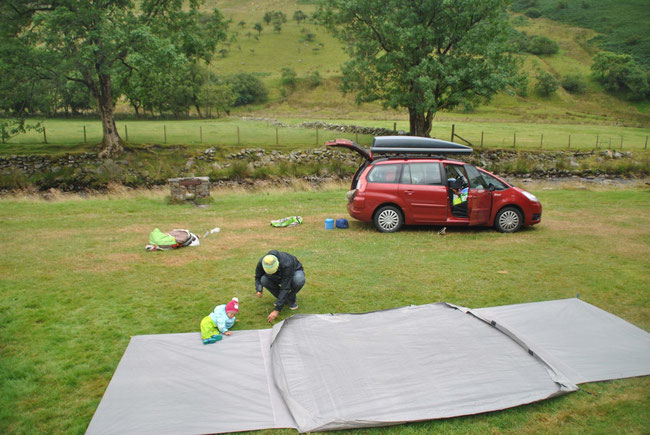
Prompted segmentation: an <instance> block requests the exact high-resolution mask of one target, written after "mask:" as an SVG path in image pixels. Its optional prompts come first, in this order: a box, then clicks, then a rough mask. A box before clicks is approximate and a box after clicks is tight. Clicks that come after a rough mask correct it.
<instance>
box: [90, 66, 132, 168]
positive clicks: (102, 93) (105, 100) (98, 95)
mask: <svg viewBox="0 0 650 435" xmlns="http://www.w3.org/2000/svg"><path fill="white" fill-rule="evenodd" d="M98 78H99V87H100V88H99V89H97V88H96V87H95V86H93V85H92V84H91V85H90V86H89V88H90V93H91V94H93V96H94V97H95V99H96V100H97V106H98V107H99V115H100V117H101V118H102V130H103V132H104V135H103V137H102V144H101V150H100V152H99V154H98V155H99V158H101V159H107V158H111V157H116V156H119V155H120V154H121V153H122V151H124V148H123V147H122V138H121V137H120V135H119V133H118V132H117V127H116V126H115V118H114V116H113V95H112V89H111V76H109V75H108V74H98ZM91 83H92V82H91Z"/></svg>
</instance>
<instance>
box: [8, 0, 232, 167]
mask: <svg viewBox="0 0 650 435" xmlns="http://www.w3.org/2000/svg"><path fill="white" fill-rule="evenodd" d="M201 3H202V2H201V1H199V0H191V1H189V3H186V4H184V2H183V1H182V0H140V1H138V2H133V1H131V0H96V1H92V2H89V1H87V0H49V1H47V0H3V1H2V3H0V22H2V23H3V26H4V28H3V29H2V32H1V34H0V38H1V39H0V47H1V49H2V50H3V51H9V52H11V53H12V54H13V56H10V57H8V58H5V60H4V62H5V63H6V64H10V65H12V66H15V67H16V68H18V69H19V70H21V71H22V72H24V73H25V74H26V75H25V76H24V78H25V79H27V80H29V81H34V82H39V81H42V80H46V81H53V80H64V81H65V82H75V83H79V84H81V85H83V86H85V87H86V88H87V90H88V92H89V94H90V95H91V96H92V98H93V100H94V101H95V104H96V107H97V110H98V112H99V114H100V116H101V119H102V127H103V133H104V134H103V141H102V148H103V150H102V153H101V155H102V156H105V157H106V156H111V155H115V154H119V153H120V152H121V150H122V140H121V138H120V136H119V134H118V132H117V129H116V127H115V121H114V114H113V111H114V103H115V100H116V99H117V98H118V97H119V96H120V94H121V90H120V89H119V86H120V85H121V86H126V85H128V84H129V81H130V78H131V77H133V75H134V74H140V75H141V77H140V78H139V80H140V82H139V83H135V84H133V85H132V87H134V88H136V87H141V88H142V89H140V90H139V91H138V92H136V94H138V95H142V94H143V93H145V92H146V90H145V89H144V88H147V87H149V82H148V81H147V80H158V81H161V82H165V81H167V82H170V81H171V82H173V80H172V79H171V78H170V77H169V76H171V75H174V74H173V72H174V71H175V70H174V68H176V67H179V66H180V67H187V65H188V63H191V62H193V61H198V60H199V59H202V60H205V61H210V59H211V57H212V54H213V53H214V51H215V49H216V45H217V43H218V42H219V41H220V40H222V39H224V37H225V24H224V20H223V17H222V16H221V14H220V13H219V12H218V11H216V10H214V11H213V12H212V14H209V15H205V14H202V13H201V12H200V11H199V6H200V4H201ZM7 59H9V60H7ZM147 64H149V65H147ZM147 66H151V73H149V72H144V71H142V69H141V68H143V67H147ZM154 71H155V72H158V73H159V74H160V75H162V77H156V76H155V74H153V72H154ZM176 84H177V83H176ZM187 91H188V90H187V89H185V88H184V89H176V90H175V91H174V92H176V93H183V92H187Z"/></svg>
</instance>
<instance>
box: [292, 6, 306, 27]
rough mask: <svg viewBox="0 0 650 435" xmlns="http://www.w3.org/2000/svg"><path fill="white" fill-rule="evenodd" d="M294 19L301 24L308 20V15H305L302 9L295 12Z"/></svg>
mask: <svg viewBox="0 0 650 435" xmlns="http://www.w3.org/2000/svg"><path fill="white" fill-rule="evenodd" d="M293 19H294V20H295V21H297V22H298V24H300V22H301V21H303V20H306V19H307V15H305V13H304V12H303V11H301V10H300V9H298V10H297V11H295V12H294V13H293Z"/></svg>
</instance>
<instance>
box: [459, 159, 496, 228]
mask: <svg viewBox="0 0 650 435" xmlns="http://www.w3.org/2000/svg"><path fill="white" fill-rule="evenodd" d="M463 167H464V169H465V172H466V173H467V177H468V178H469V180H468V181H469V191H468V194H467V201H468V202H467V208H468V213H469V224H470V225H489V224H490V212H491V209H492V192H491V191H490V190H489V189H488V188H487V186H486V185H485V181H484V180H483V177H482V176H481V173H480V172H479V171H478V169H476V168H475V167H474V166H472V165H464V166H463Z"/></svg>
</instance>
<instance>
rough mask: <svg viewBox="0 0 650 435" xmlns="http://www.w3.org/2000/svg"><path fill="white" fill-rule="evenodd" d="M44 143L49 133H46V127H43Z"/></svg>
mask: <svg viewBox="0 0 650 435" xmlns="http://www.w3.org/2000/svg"><path fill="white" fill-rule="evenodd" d="M43 143H47V133H45V127H43Z"/></svg>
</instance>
